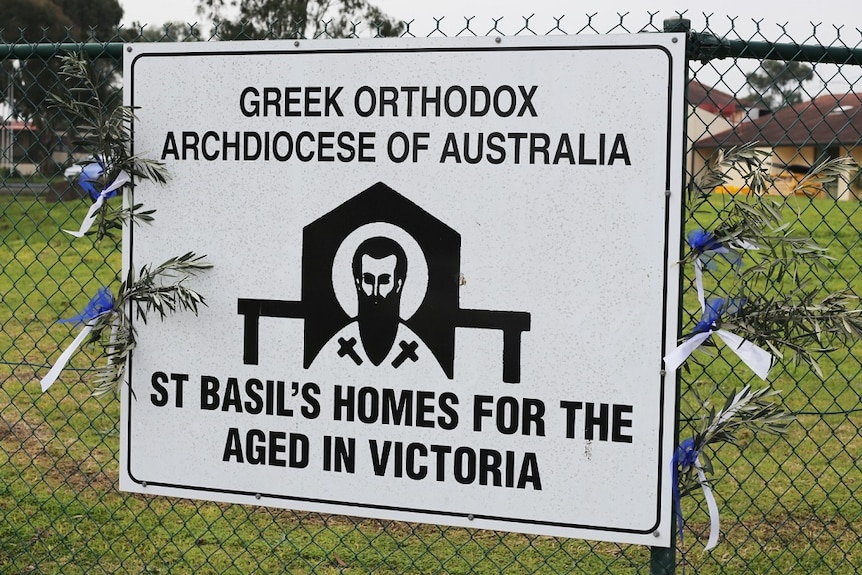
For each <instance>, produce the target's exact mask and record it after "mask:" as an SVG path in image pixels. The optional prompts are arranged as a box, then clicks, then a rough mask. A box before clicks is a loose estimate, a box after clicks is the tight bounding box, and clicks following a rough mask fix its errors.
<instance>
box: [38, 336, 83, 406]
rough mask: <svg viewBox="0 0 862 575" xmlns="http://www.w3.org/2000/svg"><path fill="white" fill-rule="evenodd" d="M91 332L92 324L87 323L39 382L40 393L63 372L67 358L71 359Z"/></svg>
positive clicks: (46, 389) (67, 361)
mask: <svg viewBox="0 0 862 575" xmlns="http://www.w3.org/2000/svg"><path fill="white" fill-rule="evenodd" d="M92 330H93V324H91V323H88V324H87V325H85V326H84V329H82V330H81V332H80V333H79V334H78V337H76V338H75V340H74V341H73V342H72V344H71V345H70V346H69V347H67V348H66V349H65V351H63V353H62V354H61V355H60V359H58V360H57V363H55V364H54V367H52V368H51V371H49V372H48V375H46V376H45V377H43V378H42V381H41V382H40V383H41V384H42V391H43V392H45V391H48V388H50V387H51V386H52V385H54V382H55V381H56V380H57V377H59V375H60V372H61V371H63V368H64V367H66V364H67V363H69V358H71V357H72V354H73V353H75V350H77V349H78V347H79V346H80V345H81V344H82V343H83V342H84V340H85V339H86V338H87V336H88V335H89V334H90V332H91V331H92Z"/></svg>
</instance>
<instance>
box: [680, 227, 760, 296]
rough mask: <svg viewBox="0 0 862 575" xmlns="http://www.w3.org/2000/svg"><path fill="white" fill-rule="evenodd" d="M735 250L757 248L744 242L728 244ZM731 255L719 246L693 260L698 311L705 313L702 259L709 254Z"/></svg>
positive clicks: (728, 249)
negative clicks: (698, 303)
mask: <svg viewBox="0 0 862 575" xmlns="http://www.w3.org/2000/svg"><path fill="white" fill-rule="evenodd" d="M730 245H731V246H732V247H733V248H735V249H740V250H756V249H758V247H757V246H756V245H754V244H752V243H751V242H747V241H745V240H737V241H734V242H731V244H730ZM729 253H732V250H731V249H730V248H726V247H724V246H720V247H717V248H714V249H711V250H706V251H704V252H702V253H700V254H699V255H698V256H697V257H696V258H694V285H695V287H696V288H697V301H699V302H700V311H702V312H706V296H705V294H704V289H703V257H704V256H707V255H709V254H721V255H722V256H724V257H725V258H727V254H729Z"/></svg>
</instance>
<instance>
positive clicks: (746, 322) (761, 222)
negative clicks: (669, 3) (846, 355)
mask: <svg viewBox="0 0 862 575" xmlns="http://www.w3.org/2000/svg"><path fill="white" fill-rule="evenodd" d="M756 146H757V144H756V143H749V144H745V145H742V146H738V147H733V148H731V149H729V150H727V151H723V150H718V151H716V153H715V154H713V156H712V157H711V158H710V160H709V162H708V164H707V167H706V170H705V172H704V174H703V175H702V176H701V177H700V179H699V180H697V181H696V182H694V183H693V184H692V186H691V190H692V196H691V197H690V205H691V208H690V211H691V214H694V213H696V212H698V211H700V210H702V211H706V212H709V213H710V214H714V216H715V221H716V222H717V223H716V225H715V226H714V228H713V229H712V230H710V232H708V233H702V234H701V236H700V238H701V240H702V241H701V243H700V244H698V245H692V242H691V241H690V242H689V247H690V249H689V250H688V252H687V253H686V254H685V256H684V257H683V259H682V261H681V262H680V263H681V264H696V265H698V266H700V269H701V270H702V272H703V273H704V274H707V275H708V276H709V277H710V278H711V281H712V283H713V284H714V285H715V286H717V287H718V288H719V289H720V291H721V292H722V294H723V295H726V297H727V298H728V299H727V300H726V301H728V302H732V303H733V305H732V306H728V308H727V309H728V310H729V311H728V313H725V314H724V315H720V316H719V317H718V318H717V319H716V321H715V322H714V325H713V327H714V328H715V329H718V328H722V329H726V330H728V331H731V332H733V333H735V334H737V335H739V336H740V337H742V338H744V339H745V340H748V341H750V342H751V343H753V344H755V345H757V346H759V347H762V348H765V349H767V350H768V351H769V352H770V353H771V354H772V355H773V357H774V358H776V359H778V360H784V361H789V362H791V363H792V364H794V365H798V364H803V365H807V366H808V367H810V369H811V370H812V371H814V372H815V373H816V374H817V375H818V376H820V377H823V371H822V369H821V368H820V366H819V365H818V362H817V356H818V355H820V354H822V353H826V352H830V351H834V350H837V349H841V348H847V347H850V346H852V345H853V344H854V343H855V342H856V341H857V340H859V339H860V338H862V310H860V309H859V307H858V304H859V298H858V297H857V296H856V295H855V294H854V293H852V292H851V291H850V290H841V291H836V292H830V291H828V290H826V289H825V287H824V277H823V274H824V273H826V274H828V273H831V271H832V269H833V268H832V264H833V262H834V259H833V258H832V257H830V256H829V255H828V253H827V250H826V248H824V247H823V246H820V245H819V244H817V242H815V241H814V240H813V239H812V238H811V237H810V235H808V234H805V233H798V232H797V231H796V230H794V229H793V227H792V225H791V223H790V222H786V221H785V219H784V212H785V211H786V210H787V209H788V206H786V205H785V204H783V203H782V202H780V201H777V200H775V199H773V198H771V197H769V196H768V194H767V192H768V191H769V186H770V185H771V184H772V181H773V178H772V177H771V176H770V175H769V172H768V170H767V168H766V161H767V160H768V158H769V154H768V153H767V152H765V151H764V150H762V149H759V148H757V147H756ZM857 170H858V166H857V165H856V163H855V162H854V161H853V160H852V159H851V158H849V157H842V158H835V159H831V160H827V161H824V162H821V163H820V164H818V165H816V166H815V167H813V168H812V169H811V170H810V171H809V173H808V175H806V176H805V177H804V178H802V179H801V180H800V181H799V182H797V183H796V185H795V187H794V188H793V189H792V190H791V193H792V194H795V193H797V192H800V191H802V190H803V188H805V187H810V186H812V185H816V186H825V185H827V184H829V183H832V182H835V181H837V180H839V179H843V180H849V179H850V178H851V177H852V175H853V174H854V172H856V171H857ZM734 175H735V176H736V177H739V178H741V179H742V180H743V182H744V183H745V186H747V187H748V189H749V190H750V193H749V194H737V195H734V196H731V197H730V199H729V201H727V202H726V203H724V205H719V206H716V203H717V202H714V201H711V200H713V199H714V197H715V196H714V194H713V193H712V192H713V190H714V189H715V188H716V187H718V186H723V185H725V184H727V183H729V182H730V181H731V180H732V179H734ZM704 238H705V241H704ZM704 345H705V346H709V345H714V344H712V343H711V342H710V341H709V340H707V341H706V342H705V343H704ZM689 359H691V360H693V361H697V360H696V359H694V355H692V356H689ZM692 392H693V393H694V395H695V397H696V398H697V405H694V406H693V409H692V411H693V412H694V413H696V414H700V415H697V416H691V417H687V418H684V420H685V421H688V422H696V423H693V427H694V431H695V433H694V435H693V437H691V438H690V439H689V440H687V442H688V443H689V445H688V447H689V448H690V452H689V454H688V457H687V458H685V457H682V458H679V457H675V461H676V468H677V469H676V470H677V472H678V478H679V479H678V484H677V487H678V489H679V492H680V493H681V494H685V493H690V492H691V491H692V490H694V489H695V488H696V487H698V486H703V483H702V482H701V479H700V478H699V477H698V473H697V471H698V470H697V466H698V465H699V466H700V468H701V470H702V471H703V472H705V473H710V474H712V473H714V468H713V465H712V462H711V460H710V457H709V455H708V454H707V453H706V448H707V447H710V448H712V449H718V447H720V446H721V445H722V444H726V443H729V444H732V445H735V446H737V447H739V448H743V447H744V444H743V442H742V441H741V437H742V435H743V432H746V431H747V432H752V433H757V432H766V433H771V434H775V435H781V434H784V433H786V432H787V430H788V427H789V426H790V425H791V424H792V422H793V421H795V415H793V414H792V413H789V412H787V411H785V409H784V408H783V407H782V406H781V404H780V392H779V391H777V390H774V389H772V387H771V386H769V385H767V386H765V387H763V388H761V389H757V390H753V389H751V387H750V386H745V387H743V388H742V389H741V390H740V391H738V392H737V391H734V392H732V393H731V395H730V396H728V397H727V398H723V399H722V400H719V401H718V402H716V404H717V405H722V407H721V408H720V409H716V407H715V404H713V401H712V400H711V399H709V398H705V399H704V398H701V397H700V396H699V395H698V393H697V390H696V389H695V388H692ZM688 407H692V406H688ZM692 455H694V456H696V458H697V461H699V462H700V463H695V459H694V458H693V457H692Z"/></svg>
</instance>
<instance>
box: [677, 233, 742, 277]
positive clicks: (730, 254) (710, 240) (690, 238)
mask: <svg viewBox="0 0 862 575" xmlns="http://www.w3.org/2000/svg"><path fill="white" fill-rule="evenodd" d="M685 239H686V242H687V243H688V246H689V247H690V248H691V249H692V251H694V252H695V253H696V254H697V259H698V260H700V261H701V262H702V263H703V266H704V267H705V268H706V269H709V270H715V269H717V266H716V265H715V262H713V259H714V258H715V254H718V255H720V256H721V257H723V258H724V259H725V260H727V262H728V263H729V264H731V265H733V266H738V265H740V264H741V263H742V256H741V255H739V254H738V253H737V252H735V251H734V250H732V249H731V248H729V247H727V246H726V245H724V244H723V243H721V242H720V241H718V240H717V239H716V237H715V234H713V233H712V232H708V231H706V230H701V229H697V230H692V231H690V232H689V233H688V235H686V237H685Z"/></svg>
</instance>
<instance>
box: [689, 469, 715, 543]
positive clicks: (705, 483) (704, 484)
mask: <svg viewBox="0 0 862 575" xmlns="http://www.w3.org/2000/svg"><path fill="white" fill-rule="evenodd" d="M694 469H695V471H697V479H698V482H699V483H700V487H701V488H702V489H703V497H704V499H706V508H707V509H708V510H709V541H707V542H706V547H705V548H704V549H705V550H706V551H709V550H710V549H712V548H713V547H715V546H716V545H718V533H719V530H720V525H719V520H718V505H717V504H716V503H715V496H714V495H713V494H712V488H711V487H710V486H709V480H707V478H706V473H704V472H703V467H701V465H700V456H697V457H695V458H694Z"/></svg>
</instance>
